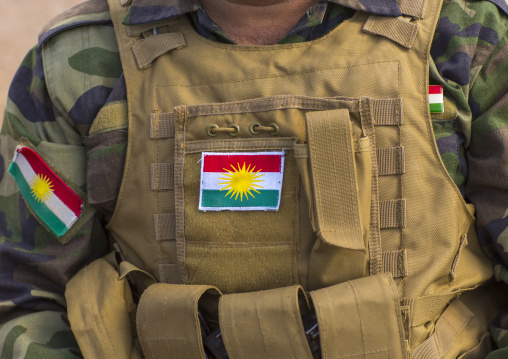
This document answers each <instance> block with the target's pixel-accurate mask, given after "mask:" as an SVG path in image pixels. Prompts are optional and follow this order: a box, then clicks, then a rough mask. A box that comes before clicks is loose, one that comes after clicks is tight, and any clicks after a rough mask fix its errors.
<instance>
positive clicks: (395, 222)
mask: <svg viewBox="0 0 508 359" xmlns="http://www.w3.org/2000/svg"><path fill="white" fill-rule="evenodd" d="M379 216H380V223H379V226H380V227H381V228H404V227H406V200H405V199H394V200H391V201H382V202H379Z"/></svg>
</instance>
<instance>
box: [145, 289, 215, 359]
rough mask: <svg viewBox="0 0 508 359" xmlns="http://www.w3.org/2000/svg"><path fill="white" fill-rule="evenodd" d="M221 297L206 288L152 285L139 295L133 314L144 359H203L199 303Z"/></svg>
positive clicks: (213, 290)
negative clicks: (208, 297) (209, 298)
mask: <svg viewBox="0 0 508 359" xmlns="http://www.w3.org/2000/svg"><path fill="white" fill-rule="evenodd" d="M205 294H206V295H210V296H220V292H219V290H218V289H217V288H215V287H212V286H206V285H178V284H154V285H152V286H150V287H149V288H148V289H147V290H146V291H145V292H144V293H143V295H142V296H141V299H140V301H139V305H138V311H137V314H136V324H137V330H138V336H139V341H140V343H141V347H142V348H143V353H144V354H145V357H147V358H177V359H178V358H184V359H197V358H202V359H204V358H205V353H204V350H203V341H202V338H201V327H200V323H199V317H198V302H199V300H200V299H201V297H202V296H203V295H205Z"/></svg>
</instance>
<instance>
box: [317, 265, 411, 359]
mask: <svg viewBox="0 0 508 359" xmlns="http://www.w3.org/2000/svg"><path fill="white" fill-rule="evenodd" d="M310 295H311V298H312V302H313V305H314V308H315V310H316V315H317V319H318V325H319V338H320V343H321V354H322V357H323V359H328V358H334V359H337V358H348V359H356V358H362V359H384V358H386V359H388V358H390V359H404V358H406V346H405V341H404V329H403V324H402V315H401V309H400V304H399V296H398V292H397V287H396V285H395V283H394V282H393V279H392V278H391V276H390V275H389V274H381V275H375V276H370V277H365V278H361V279H356V280H352V281H348V282H346V283H342V284H338V285H335V286H331V287H328V288H323V289H319V290H316V291H313V292H311V293H310Z"/></svg>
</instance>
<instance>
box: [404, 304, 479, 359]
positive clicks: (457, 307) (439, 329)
mask: <svg viewBox="0 0 508 359" xmlns="http://www.w3.org/2000/svg"><path fill="white" fill-rule="evenodd" d="M473 317H474V314H473V312H471V311H470V310H469V308H468V307H466V306H465V305H464V304H463V303H462V302H461V301H460V300H458V299H456V300H454V301H453V302H452V303H451V304H450V305H449V306H448V308H446V310H445V311H444V312H443V314H442V315H441V317H439V319H438V320H437V322H436V329H435V331H434V334H432V335H431V336H430V337H429V338H427V339H426V340H425V341H424V342H422V343H421V344H420V345H418V346H417V347H416V348H414V349H413V350H412V352H411V354H412V357H413V358H414V359H438V358H442V357H443V356H444V355H445V354H446V352H447V351H448V350H449V349H450V348H451V346H452V344H453V342H454V341H455V339H456V338H457V336H458V335H459V334H460V332H462V330H463V329H464V328H465V327H466V325H467V324H468V323H469V322H470V321H471V319H473Z"/></svg>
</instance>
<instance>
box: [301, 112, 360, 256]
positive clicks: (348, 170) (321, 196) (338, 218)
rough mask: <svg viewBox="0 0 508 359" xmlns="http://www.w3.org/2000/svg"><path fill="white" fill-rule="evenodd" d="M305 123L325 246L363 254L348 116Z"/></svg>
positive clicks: (311, 117)
mask: <svg viewBox="0 0 508 359" xmlns="http://www.w3.org/2000/svg"><path fill="white" fill-rule="evenodd" d="M306 123H307V134H308V139H309V153H310V164H311V169H312V178H313V184H314V186H313V191H314V198H315V213H316V220H317V227H318V235H319V236H320V238H321V239H322V240H323V241H324V242H326V243H329V244H332V245H335V246H339V247H343V248H349V249H357V250H358V249H360V250H363V249H365V243H364V241H363V235H362V231H361V226H360V209H359V204H358V190H357V185H356V181H355V178H356V173H355V172H356V171H355V165H354V151H353V144H352V137H351V123H350V120H349V112H348V111H347V110H344V109H341V110H332V111H316V112H309V113H307V114H306Z"/></svg>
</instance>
